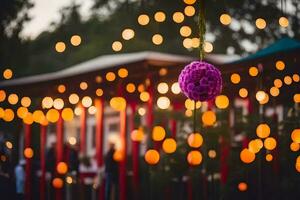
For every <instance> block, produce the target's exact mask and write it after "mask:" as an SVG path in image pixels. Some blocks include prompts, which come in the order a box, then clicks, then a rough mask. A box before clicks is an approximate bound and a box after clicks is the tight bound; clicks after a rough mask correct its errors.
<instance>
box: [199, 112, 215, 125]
mask: <svg viewBox="0 0 300 200" xmlns="http://www.w3.org/2000/svg"><path fill="white" fill-rule="evenodd" d="M216 120H217V117H216V114H215V113H214V112H213V111H206V112H204V113H203V114H202V122H203V124H204V125H205V126H213V125H214V123H215V122H216Z"/></svg>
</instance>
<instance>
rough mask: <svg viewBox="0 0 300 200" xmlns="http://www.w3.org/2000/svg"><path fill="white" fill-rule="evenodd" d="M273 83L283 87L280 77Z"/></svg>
mask: <svg viewBox="0 0 300 200" xmlns="http://www.w3.org/2000/svg"><path fill="white" fill-rule="evenodd" d="M273 83H274V86H275V87H277V88H281V87H282V81H281V80H280V79H275V80H274V82H273Z"/></svg>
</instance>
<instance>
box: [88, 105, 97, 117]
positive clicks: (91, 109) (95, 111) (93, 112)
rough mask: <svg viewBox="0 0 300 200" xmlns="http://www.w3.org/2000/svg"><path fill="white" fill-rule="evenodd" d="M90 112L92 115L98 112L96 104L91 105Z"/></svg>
mask: <svg viewBox="0 0 300 200" xmlns="http://www.w3.org/2000/svg"><path fill="white" fill-rule="evenodd" d="M88 112H89V114H90V115H95V114H96V113H97V108H96V107H95V106H91V107H89V108H88Z"/></svg>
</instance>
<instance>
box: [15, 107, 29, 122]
mask: <svg viewBox="0 0 300 200" xmlns="http://www.w3.org/2000/svg"><path fill="white" fill-rule="evenodd" d="M27 113H28V109H27V108H25V107H19V108H18V110H17V116H18V117H19V118H20V119H23V118H24V117H25V116H26V115H27Z"/></svg>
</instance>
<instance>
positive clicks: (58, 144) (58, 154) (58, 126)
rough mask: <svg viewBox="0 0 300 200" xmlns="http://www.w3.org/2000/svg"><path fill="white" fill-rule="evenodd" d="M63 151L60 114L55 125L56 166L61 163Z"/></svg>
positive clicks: (62, 124)
mask: <svg viewBox="0 0 300 200" xmlns="http://www.w3.org/2000/svg"><path fill="white" fill-rule="evenodd" d="M63 149H64V121H63V119H62V116H61V113H60V114H59V118H58V121H57V123H56V164H57V163H59V162H62V161H63V156H64V154H63Z"/></svg>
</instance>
